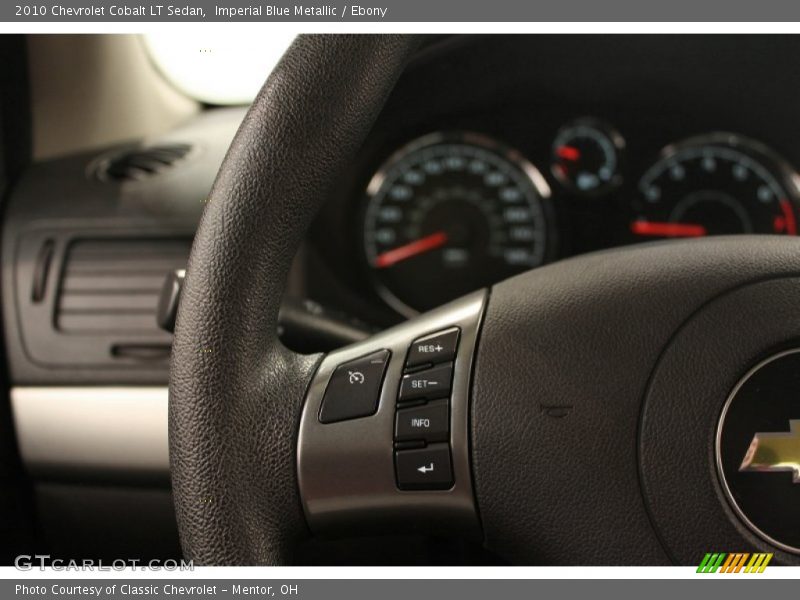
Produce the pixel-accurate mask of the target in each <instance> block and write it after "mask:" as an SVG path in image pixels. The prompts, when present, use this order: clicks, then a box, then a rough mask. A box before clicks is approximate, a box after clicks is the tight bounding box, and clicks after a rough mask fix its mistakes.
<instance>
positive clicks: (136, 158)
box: [96, 143, 192, 182]
mask: <svg viewBox="0 0 800 600" xmlns="http://www.w3.org/2000/svg"><path fill="white" fill-rule="evenodd" d="M191 150H192V146H191V145H189V144H179V143H175V144H161V145H158V146H149V147H147V148H136V149H133V150H128V151H127V152H123V153H122V154H117V155H115V156H111V157H109V158H105V159H103V160H101V161H100V162H99V164H98V166H97V169H96V174H97V177H98V178H99V179H101V180H103V181H117V182H125V181H140V180H142V179H146V178H148V177H152V176H153V175H158V174H159V173H162V172H164V171H166V170H167V169H169V168H170V167H172V166H174V165H175V163H177V162H178V161H180V160H182V159H183V158H185V157H186V155H187V154H189V152H191Z"/></svg>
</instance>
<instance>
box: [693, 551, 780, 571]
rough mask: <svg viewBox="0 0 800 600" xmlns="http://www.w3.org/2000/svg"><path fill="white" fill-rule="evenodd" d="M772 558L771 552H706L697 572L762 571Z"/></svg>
mask: <svg viewBox="0 0 800 600" xmlns="http://www.w3.org/2000/svg"><path fill="white" fill-rule="evenodd" d="M771 560H772V554H767V553H763V552H757V553H754V554H749V553H747V552H733V553H726V552H708V553H707V554H706V555H705V556H704V557H703V560H702V562H701V563H700V566H699V567H697V572H698V573H717V572H719V573H763V572H764V569H766V568H767V565H768V564H769V563H770V561H771Z"/></svg>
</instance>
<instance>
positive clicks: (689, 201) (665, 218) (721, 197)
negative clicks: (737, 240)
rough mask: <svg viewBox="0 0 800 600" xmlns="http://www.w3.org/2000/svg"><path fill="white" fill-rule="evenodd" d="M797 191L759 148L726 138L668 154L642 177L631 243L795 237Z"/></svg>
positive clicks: (782, 167) (696, 141) (781, 165)
mask: <svg viewBox="0 0 800 600" xmlns="http://www.w3.org/2000/svg"><path fill="white" fill-rule="evenodd" d="M797 196H798V190H797V184H796V180H795V176H794V174H793V172H792V171H791V169H789V168H788V167H787V166H786V163H785V162H784V161H783V160H781V159H780V158H779V157H777V156H776V155H775V154H774V153H773V152H772V151H770V150H769V149H768V148H766V147H765V146H763V145H762V144H760V143H758V142H755V141H752V140H748V139H745V138H742V137H740V136H736V135H733V134H728V133H719V134H712V135H707V136H701V137H697V138H691V139H689V140H686V141H684V142H682V143H680V144H677V145H675V146H671V147H669V148H667V149H666V150H665V151H664V153H663V156H662V158H661V159H660V160H659V161H658V162H656V164H654V165H653V166H652V167H651V168H650V169H649V170H648V171H647V172H646V173H645V174H644V176H643V177H642V179H641V181H640V183H639V198H638V200H637V201H636V204H635V206H634V210H635V212H636V217H635V219H634V220H633V222H632V223H631V231H632V233H633V234H634V235H635V236H636V237H638V238H652V237H656V238H667V237H671V238H674V237H699V236H705V235H719V234H736V233H771V234H780V235H796V234H797V213H796V211H797V207H796V203H797Z"/></svg>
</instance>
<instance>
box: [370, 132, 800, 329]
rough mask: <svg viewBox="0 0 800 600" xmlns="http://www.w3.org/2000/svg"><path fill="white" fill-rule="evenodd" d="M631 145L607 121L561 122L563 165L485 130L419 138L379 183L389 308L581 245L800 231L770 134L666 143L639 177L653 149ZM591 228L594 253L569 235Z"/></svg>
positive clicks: (443, 297) (380, 274)
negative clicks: (644, 151)
mask: <svg viewBox="0 0 800 600" xmlns="http://www.w3.org/2000/svg"><path fill="white" fill-rule="evenodd" d="M629 152H630V150H629V148H628V146H627V144H626V141H625V137H624V136H623V134H622V133H621V132H620V131H618V130H617V129H616V128H615V127H614V126H613V125H611V124H610V123H607V122H604V121H603V120H601V119H598V118H593V117H581V118H577V119H574V120H572V121H570V122H567V123H565V124H564V125H563V126H562V127H560V128H559V129H558V131H557V132H556V134H555V135H554V136H553V137H552V140H551V142H550V148H549V154H547V156H549V164H534V162H533V161H531V160H529V159H528V158H527V157H526V156H525V154H524V153H523V152H521V151H520V150H518V149H516V148H514V147H513V146H512V145H511V144H509V143H507V142H505V141H504V140H501V139H496V137H491V136H487V135H484V134H482V133H478V132H472V131H462V130H455V131H444V132H434V133H429V134H426V135H423V136H421V137H417V138H415V139H413V140H410V141H408V142H407V143H406V144H404V145H402V146H401V147H400V148H399V149H396V150H395V151H394V152H393V153H391V154H390V156H389V157H388V158H387V159H386V160H385V161H384V162H383V164H382V165H381V166H380V168H378V169H377V171H376V172H375V173H374V175H373V176H372V177H371V179H370V181H369V184H368V186H367V188H366V190H365V196H364V200H363V202H364V206H363V210H362V211H361V213H360V214H361V215H362V218H363V221H362V223H361V225H360V231H361V234H362V249H363V257H364V264H365V265H366V269H367V271H368V276H369V279H370V281H371V282H372V283H373V285H374V288H375V290H376V291H377V293H378V294H379V295H380V296H381V298H383V300H384V301H385V302H386V303H387V304H388V305H389V306H391V307H392V308H393V309H394V310H395V311H397V312H398V313H400V314H403V315H406V316H410V315H413V314H415V313H417V312H421V311H424V310H427V309H429V308H433V307H434V306H438V305H440V304H442V303H444V302H446V301H448V300H451V299H454V298H456V297H458V296H461V295H463V294H465V293H467V292H470V291H472V290H474V289H477V288H480V287H483V286H487V285H491V284H492V283H495V282H497V281H500V280H502V279H505V278H507V277H509V276H511V275H514V274H516V273H519V272H522V271H525V270H528V269H531V268H534V267H538V266H540V265H542V264H545V263H547V262H550V261H552V260H556V259H558V258H560V257H563V256H568V255H570V253H576V252H583V251H589V250H593V249H600V248H606V247H612V246H618V245H623V244H630V243H637V242H643V241H647V240H658V239H674V238H692V237H702V236H707V235H720V234H745V233H750V234H752V233H759V234H773V235H796V234H797V227H798V225H797V221H798V210H800V192H799V191H798V190H799V189H800V188H798V176H797V174H796V173H795V171H794V169H793V168H792V167H791V166H790V165H789V163H787V162H786V161H785V160H784V159H782V158H781V157H780V156H779V155H778V154H777V153H776V152H775V151H773V150H772V149H770V148H769V147H768V146H766V145H765V144H763V143H761V142H758V141H755V140H752V139H749V138H747V137H744V136H742V135H738V134H734V133H726V132H711V133H707V134H702V135H696V136H693V137H689V138H686V139H683V140H679V141H677V142H674V143H670V144H668V145H666V146H665V147H664V148H663V150H662V151H661V152H660V154H659V155H658V156H655V157H651V158H650V159H649V161H647V162H646V163H644V164H647V165H648V166H646V168H643V169H641V168H640V169H639V170H638V172H637V171H636V170H635V169H633V168H631V166H630V165H631V162H635V163H638V164H643V161H642V157H640V156H639V157H636V158H637V160H636V161H631V160H630V158H631V157H630V156H629V154H628V153H629ZM542 156H545V154H543V153H540V154H539V159H540V160H539V162H540V163H541V162H542V160H541V157H542ZM561 205H564V206H569V207H570V208H569V210H567V209H564V207H563V206H561ZM589 230H592V233H591V235H590V236H589V237H590V238H591V240H592V241H591V242H589V245H588V247H587V244H583V245H582V246H581V244H573V246H578V247H579V249H578V250H577V251H576V250H575V249H574V248H573V249H572V250H570V249H568V248H567V247H566V244H564V243H562V242H563V240H564V239H565V238H569V237H570V233H572V237H575V235H579V234H575V233H574V232H575V231H589Z"/></svg>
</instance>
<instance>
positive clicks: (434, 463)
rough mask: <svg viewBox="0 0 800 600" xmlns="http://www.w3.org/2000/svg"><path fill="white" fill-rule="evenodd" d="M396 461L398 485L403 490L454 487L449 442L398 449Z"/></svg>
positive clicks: (395, 456)
mask: <svg viewBox="0 0 800 600" xmlns="http://www.w3.org/2000/svg"><path fill="white" fill-rule="evenodd" d="M394 461H395V469H396V471H397V487H399V488H400V489H401V490H447V489H450V488H451V487H453V471H452V468H451V467H450V446H449V445H448V444H429V445H428V446H426V447H425V448H415V449H414V450H397V451H396V452H395V455H394Z"/></svg>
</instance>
